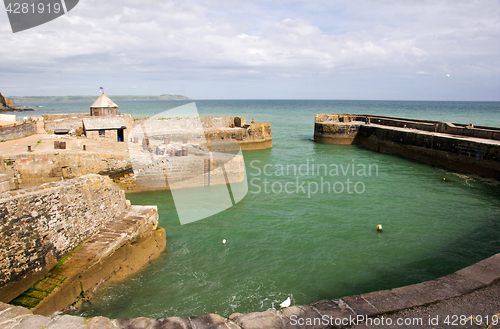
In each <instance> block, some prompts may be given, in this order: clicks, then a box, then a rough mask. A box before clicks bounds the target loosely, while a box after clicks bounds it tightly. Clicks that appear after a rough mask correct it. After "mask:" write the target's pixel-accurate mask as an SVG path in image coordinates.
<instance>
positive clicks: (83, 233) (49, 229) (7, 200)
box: [0, 175, 127, 302]
mask: <svg viewBox="0 0 500 329" xmlns="http://www.w3.org/2000/svg"><path fill="white" fill-rule="evenodd" d="M126 206H127V203H126V200H125V195H124V192H123V191H121V190H120V189H119V188H118V187H117V186H116V185H115V184H114V183H113V182H112V180H111V179H110V178H109V177H103V176H99V175H85V176H82V177H80V178H76V179H73V180H65V181H61V182H57V183H47V184H43V185H40V186H38V187H34V188H28V189H23V190H17V191H9V192H4V193H2V194H0V227H1V228H2V230H1V231H0V274H1V275H0V298H1V301H3V302H8V301H9V300H10V299H12V298H14V297H16V296H17V295H19V293H21V292H23V291H24V290H25V289H26V288H28V287H29V286H30V285H31V284H33V282H35V281H36V280H38V279H39V278H40V277H41V276H43V275H44V273H45V272H47V271H48V270H49V269H50V268H51V267H53V266H54V265H55V264H57V262H58V261H60V260H61V259H62V258H63V257H65V256H66V255H67V254H68V253H70V252H71V251H72V250H73V249H74V248H76V247H77V246H78V245H80V244H81V243H82V242H83V241H84V240H85V239H87V238H89V237H90V236H92V235H93V234H95V233H96V232H97V231H98V230H99V229H100V228H101V227H102V226H103V225H105V224H106V223H107V222H109V221H112V220H113V219H114V218H115V217H116V216H117V214H120V213H122V212H123V210H124V209H125V208H126Z"/></svg>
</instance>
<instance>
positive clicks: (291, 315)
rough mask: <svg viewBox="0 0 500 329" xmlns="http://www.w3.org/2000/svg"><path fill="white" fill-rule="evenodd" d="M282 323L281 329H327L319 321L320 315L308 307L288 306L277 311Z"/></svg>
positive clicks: (320, 320)
mask: <svg viewBox="0 0 500 329" xmlns="http://www.w3.org/2000/svg"><path fill="white" fill-rule="evenodd" d="M278 315H280V317H281V319H282V321H283V328H287V329H288V328H290V329H292V328H304V329H305V328H307V329H312V328H329V326H325V325H324V324H323V321H322V319H321V314H319V313H318V312H316V310H315V309H314V308H313V307H312V306H309V305H304V306H298V305H294V306H290V307H287V308H284V309H281V310H279V311H278Z"/></svg>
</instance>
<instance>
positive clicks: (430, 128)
mask: <svg viewBox="0 0 500 329" xmlns="http://www.w3.org/2000/svg"><path fill="white" fill-rule="evenodd" d="M314 140H315V141H316V142H318V143H324V144H340V145H359V146H362V147H365V148H368V149H371V150H375V151H377V152H382V153H387V154H395V155H400V156H403V157H406V158H410V159H414V160H418V161H422V162H424V163H428V164H431V165H439V166H443V167H445V168H448V169H451V170H454V171H458V172H462V173H467V174H476V175H479V176H482V177H488V178H494V179H496V180H500V129H499V128H491V127H474V126H471V125H469V126H467V125H461V124H454V123H450V122H438V121H425V120H414V119H403V118H391V117H383V116H372V115H358V114H317V115H316V119H315V126H314Z"/></svg>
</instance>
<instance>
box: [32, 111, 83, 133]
mask: <svg viewBox="0 0 500 329" xmlns="http://www.w3.org/2000/svg"><path fill="white" fill-rule="evenodd" d="M89 116H90V114H88V113H69V114H44V115H42V117H43V121H44V126H45V131H47V132H53V131H54V130H56V129H69V130H72V129H75V130H76V129H78V128H82V120H83V119H84V118H88V117H89Z"/></svg>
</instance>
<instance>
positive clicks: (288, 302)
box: [280, 297, 292, 308]
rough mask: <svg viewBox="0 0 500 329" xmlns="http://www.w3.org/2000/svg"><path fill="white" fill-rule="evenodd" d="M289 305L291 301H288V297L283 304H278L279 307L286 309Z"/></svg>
mask: <svg viewBox="0 0 500 329" xmlns="http://www.w3.org/2000/svg"><path fill="white" fill-rule="evenodd" d="M290 304H292V300H291V299H290V297H288V298H287V299H286V300H285V301H284V302H283V303H281V304H280V307H281V308H287V307H288V306H290Z"/></svg>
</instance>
